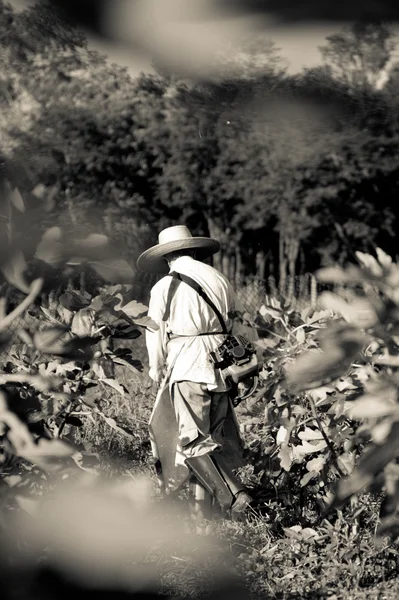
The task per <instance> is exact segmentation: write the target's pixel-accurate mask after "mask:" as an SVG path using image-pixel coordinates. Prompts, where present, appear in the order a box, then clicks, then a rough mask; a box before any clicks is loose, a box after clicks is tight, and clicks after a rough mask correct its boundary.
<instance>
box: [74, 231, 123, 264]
mask: <svg viewBox="0 0 399 600" xmlns="http://www.w3.org/2000/svg"><path fill="white" fill-rule="evenodd" d="M70 252H71V254H74V255H77V256H84V257H85V258H86V259H88V260H89V261H96V262H97V261H102V260H109V259H111V258H116V255H117V253H116V251H115V250H114V248H113V247H112V245H111V243H110V239H109V238H108V237H107V236H106V235H103V234H101V233H91V234H89V235H88V236H87V237H86V238H84V239H82V240H78V239H75V240H74V241H73V244H72V245H71V248H70Z"/></svg>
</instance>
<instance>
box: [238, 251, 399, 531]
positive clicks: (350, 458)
mask: <svg viewBox="0 0 399 600" xmlns="http://www.w3.org/2000/svg"><path fill="white" fill-rule="evenodd" d="M357 257H358V260H359V266H349V267H348V268H347V269H346V270H344V269H335V268H334V269H332V268H329V269H324V270H322V271H320V272H319V273H318V279H319V281H321V282H325V283H327V282H328V283H330V284H333V285H335V286H337V289H336V291H335V292H331V291H328V292H324V293H323V294H322V295H321V297H320V306H321V308H322V310H313V309H306V310H304V311H302V312H296V311H294V310H284V309H283V308H282V306H281V305H280V303H279V302H278V301H276V300H270V299H269V302H268V303H266V304H265V305H264V306H262V307H261V309H260V311H259V313H258V314H257V316H256V318H255V319H252V321H251V320H249V315H241V318H243V319H244V320H246V321H247V322H252V324H253V325H254V326H255V327H256V328H257V329H258V331H259V333H260V337H261V339H260V342H259V345H260V346H261V347H262V348H263V354H264V360H265V364H264V368H263V371H262V373H261V384H260V389H259V391H258V393H257V395H256V396H255V397H253V398H252V400H250V401H248V402H247V405H246V406H245V407H242V408H241V409H240V411H241V414H242V416H243V433H244V435H245V437H246V439H247V443H248V448H249V457H250V459H251V462H252V464H253V474H254V475H255V476H256V479H255V480H256V482H257V483H260V484H261V485H262V487H263V488H264V489H263V490H262V493H263V494H265V496H266V497H267V496H268V495H269V496H270V495H271V496H274V495H276V494H277V495H280V496H281V497H282V498H284V499H285V501H286V502H290V503H291V504H292V506H294V507H295V508H296V510H297V511H299V512H300V513H302V514H304V513H306V514H307V516H308V518H309V517H310V515H311V520H312V522H313V523H317V522H320V521H321V519H322V518H323V516H324V514H325V511H328V509H329V508H331V507H336V506H339V505H340V504H341V503H342V502H344V501H346V500H348V499H349V498H350V497H352V496H353V494H357V493H359V492H362V491H364V490H367V489H372V490H373V491H382V492H384V493H385V495H386V497H385V500H384V502H383V506H382V515H383V516H384V517H386V516H387V515H392V514H394V513H395V512H396V510H397V505H398V500H399V496H398V475H397V472H398V469H397V466H396V462H395V461H396V458H397V456H398V448H397V431H396V430H397V420H398V404H397V393H398V379H397V373H396V369H397V368H398V367H399V360H398V348H399V345H398V343H399V337H398V336H397V333H398V325H399V312H398V304H399V296H398V289H399V266H398V265H397V264H394V263H393V262H392V260H391V259H390V258H389V257H388V256H387V255H386V254H384V253H383V252H382V251H381V250H380V249H379V250H378V251H377V259H376V258H374V257H372V256H371V255H365V254H363V253H360V252H359V253H357ZM309 511H310V512H309ZM391 521H392V520H390V519H388V520H387V519H386V518H385V519H384V520H383V523H382V526H381V528H380V531H381V533H386V532H388V531H391V532H392V533H394V529H393V528H392V526H393V523H392V522H391ZM388 523H390V524H389V525H388Z"/></svg>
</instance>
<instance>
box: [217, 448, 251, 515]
mask: <svg viewBox="0 0 399 600" xmlns="http://www.w3.org/2000/svg"><path fill="white" fill-rule="evenodd" d="M213 460H214V462H215V464H216V466H217V468H218V469H219V471H220V473H221V475H222V476H223V479H224V480H225V482H226V483H227V485H228V487H229V489H230V491H231V493H232V494H233V502H232V506H231V512H232V514H239V513H242V512H244V511H245V510H246V509H247V508H248V507H249V505H250V504H251V502H252V500H253V499H252V497H251V496H250V495H249V494H248V492H247V488H246V487H245V485H243V484H242V483H241V482H240V481H239V479H238V478H237V477H236V476H235V475H234V474H233V473H232V471H231V469H230V467H229V466H228V465H227V463H226V461H225V460H224V458H223V456H222V455H221V454H214V455H213Z"/></svg>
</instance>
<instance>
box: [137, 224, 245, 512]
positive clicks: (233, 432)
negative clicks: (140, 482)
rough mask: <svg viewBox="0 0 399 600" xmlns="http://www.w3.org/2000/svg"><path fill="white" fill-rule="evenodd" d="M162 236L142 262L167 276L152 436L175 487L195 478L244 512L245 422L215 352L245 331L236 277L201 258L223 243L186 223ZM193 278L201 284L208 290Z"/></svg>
mask: <svg viewBox="0 0 399 600" xmlns="http://www.w3.org/2000/svg"><path fill="white" fill-rule="evenodd" d="M158 242H159V243H158V244H157V245H156V246H154V247H152V248H150V249H149V250H146V251H145V252H144V253H143V254H141V256H140V257H139V258H138V261H137V265H138V267H139V269H140V270H142V271H147V272H151V273H159V274H166V276H165V277H163V278H162V279H160V281H158V283H157V284H156V285H155V286H154V287H153V288H152V290H151V297H150V303H149V311H148V316H149V317H151V319H152V320H153V321H155V322H156V323H157V325H158V326H159V328H158V330H157V331H148V332H147V334H146V343H147V349H148V356H149V365H150V372H149V374H150V377H151V378H152V379H153V381H155V382H156V383H157V384H159V385H160V389H159V392H158V395H157V399H156V402H155V406H154V410H153V413H152V416H151V420H150V434H151V441H152V447H153V452H154V456H155V458H156V459H158V467H160V477H161V481H162V484H163V486H164V489H165V491H166V492H170V491H174V490H178V489H180V487H181V486H182V485H183V484H184V483H185V482H186V481H187V479H189V477H190V475H191V477H193V476H194V477H195V478H196V480H197V482H200V484H201V485H202V486H203V488H204V489H205V490H207V492H208V493H209V494H210V495H212V496H213V497H214V498H215V500H216V501H217V502H218V503H219V504H220V505H221V506H222V508H223V509H228V510H231V511H232V512H233V513H239V512H242V511H244V510H245V509H246V508H247V507H248V505H249V503H250V502H251V497H250V496H249V495H248V494H247V493H246V490H245V488H244V486H243V485H242V484H241V483H240V482H239V481H238V480H237V479H236V477H235V476H234V475H233V472H232V471H233V470H234V469H236V468H237V467H239V466H241V465H242V464H243V462H242V448H241V444H240V438H239V431H238V425H237V421H236V419H235V415H234V410H233V408H232V403H231V399H230V396H229V391H230V384H229V382H227V381H226V380H225V379H224V377H223V375H222V372H221V370H220V369H216V368H215V366H214V364H213V362H212V360H211V358H210V353H211V352H212V351H214V350H216V349H217V348H218V347H219V346H220V344H221V343H222V342H223V340H224V339H225V337H226V331H227V332H229V333H232V334H233V335H237V334H243V333H244V331H243V330H242V326H241V325H239V324H238V323H237V322H233V320H232V319H231V318H230V317H229V313H230V311H233V310H239V309H240V308H241V307H240V306H239V304H238V301H237V298H236V296H235V293H234V291H233V289H232V286H231V285H230V283H229V281H228V280H227V279H226V278H225V277H224V276H223V275H222V274H221V273H219V272H218V271H217V270H216V269H214V268H213V267H211V266H209V265H207V264H204V263H203V262H200V261H201V260H204V259H206V258H207V257H209V256H211V255H212V254H214V253H216V252H218V250H219V248H220V244H219V242H217V241H216V240H213V239H211V238H206V237H193V236H192V235H191V233H190V231H189V230H188V229H187V227H185V226H182V225H178V226H175V227H169V228H167V229H164V230H163V231H162V232H161V233H160V234H159V238H158ZM168 271H169V274H168ZM176 273H177V274H178V277H177V278H173V277H172V276H170V274H172V275H173V274H176ZM186 277H188V278H191V280H194V281H195V283H196V284H199V285H200V286H201V287H200V290H201V291H200V293H199V292H198V289H193V287H191V286H190V285H189V284H188V283H187V281H189V280H187V279H185V278H186ZM202 290H203V292H205V297H206V298H207V300H206V299H204V295H202ZM209 301H210V302H209ZM245 335H246V337H247V338H248V337H249V335H248V331H247V330H245ZM254 337H255V336H254V335H253V334H252V338H253V339H254Z"/></svg>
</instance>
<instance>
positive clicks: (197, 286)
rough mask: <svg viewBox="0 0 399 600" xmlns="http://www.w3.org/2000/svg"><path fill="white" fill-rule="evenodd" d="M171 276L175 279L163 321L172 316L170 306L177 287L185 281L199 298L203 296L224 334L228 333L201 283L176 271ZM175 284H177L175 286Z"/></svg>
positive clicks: (218, 312) (169, 293)
mask: <svg viewBox="0 0 399 600" xmlns="http://www.w3.org/2000/svg"><path fill="white" fill-rule="evenodd" d="M169 275H170V276H171V277H172V278H173V279H172V283H171V284H170V286H169V292H168V299H167V301H166V308H165V314H164V316H163V320H164V321H166V320H167V319H168V318H169V315H170V305H171V302H172V297H173V294H174V292H175V291H176V289H177V286H178V285H179V283H180V282H181V281H183V282H184V283H185V284H186V285H189V286H190V287H191V288H193V289H194V290H195V291H196V292H197V294H198V295H199V296H201V298H202V299H203V300H205V302H206V303H207V304H208V305H209V306H210V307H211V309H212V310H213V311H214V313H215V314H216V316H217V318H218V320H219V322H220V325H221V328H222V332H223V333H228V331H227V327H226V323H225V322H224V319H223V317H222V315H221V313H220V311H219V310H218V309H217V307H216V306H215V304H214V303H213V302H212V300H211V299H210V298H209V297H208V296H207V294H206V293H205V291H204V290H203V288H202V287H201V286H200V284H199V283H197V282H196V281H194V279H192V278H191V277H189V276H188V275H183V274H182V273H176V272H175V271H172V272H171V273H169ZM173 282H175V285H174V286H173ZM172 286H173V289H172ZM165 317H166V318H165Z"/></svg>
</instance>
